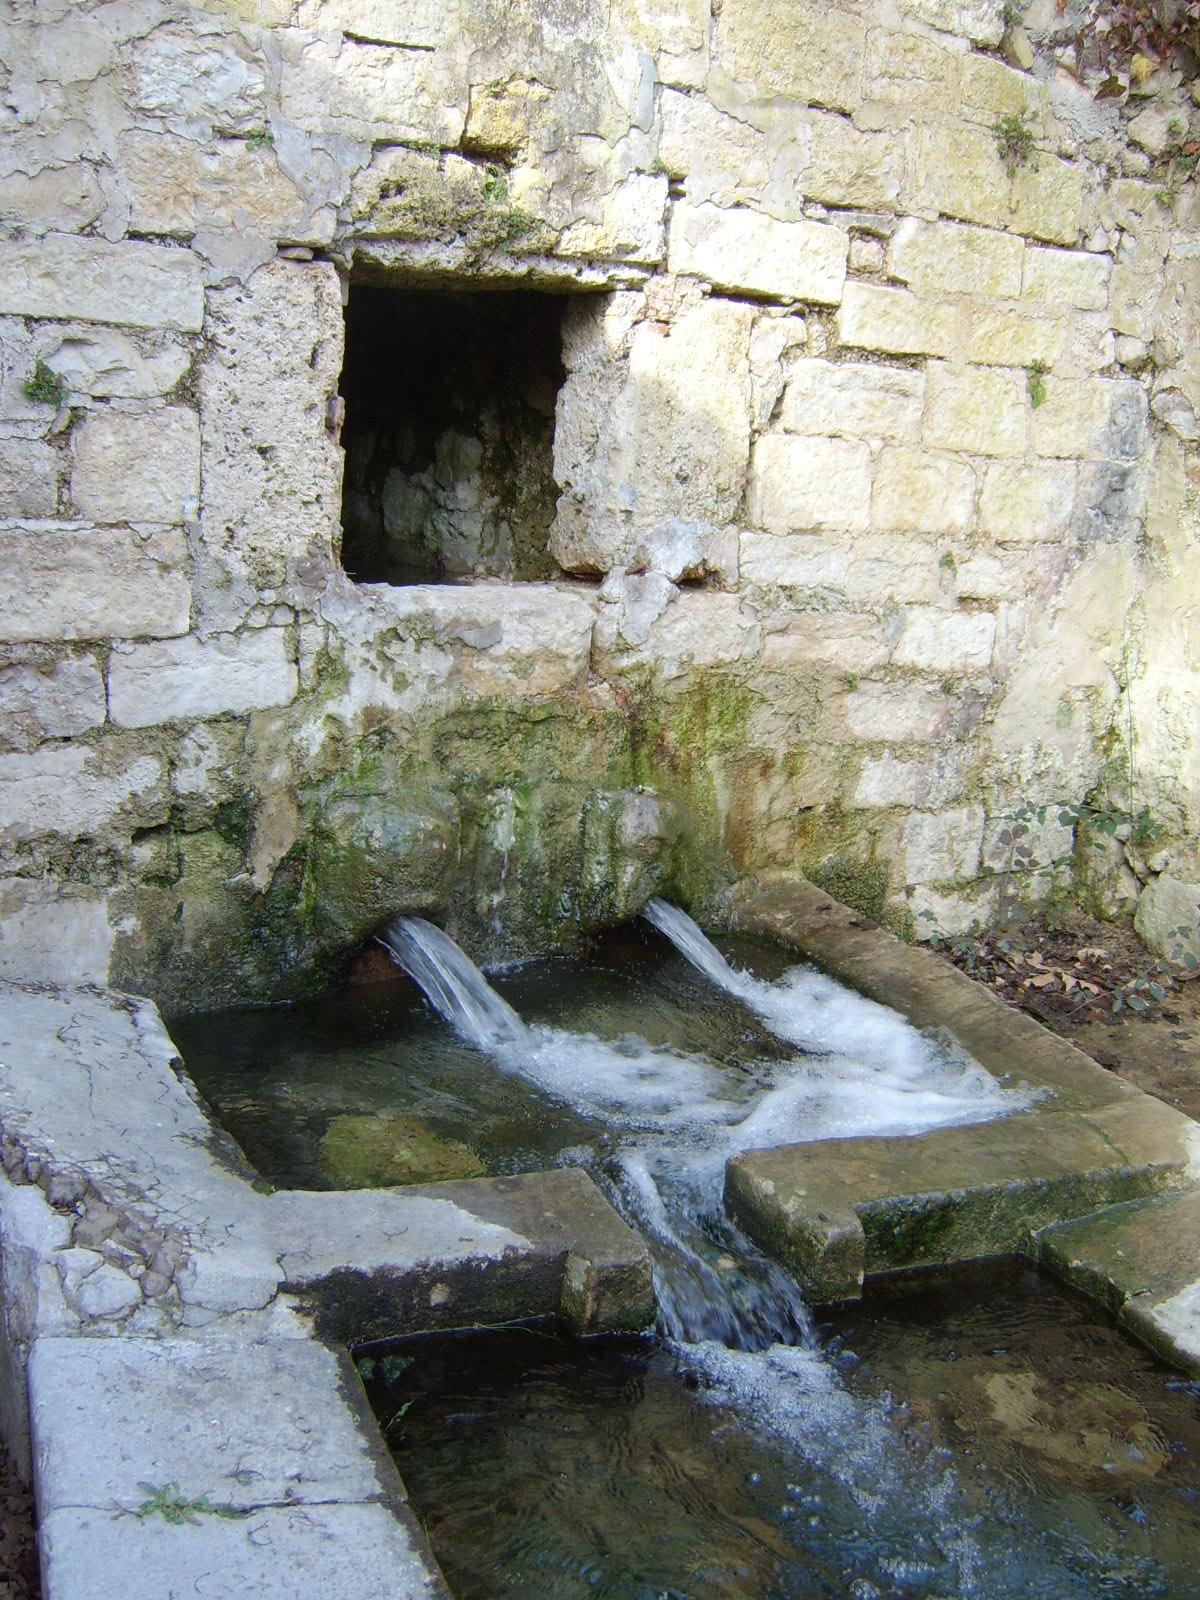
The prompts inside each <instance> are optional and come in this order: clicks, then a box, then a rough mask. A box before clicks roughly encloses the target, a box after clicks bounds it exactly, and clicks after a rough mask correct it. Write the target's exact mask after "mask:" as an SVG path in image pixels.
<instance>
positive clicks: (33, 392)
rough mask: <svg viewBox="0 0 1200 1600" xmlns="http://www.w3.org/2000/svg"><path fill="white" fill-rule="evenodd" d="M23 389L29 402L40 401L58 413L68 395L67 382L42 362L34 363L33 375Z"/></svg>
mask: <svg viewBox="0 0 1200 1600" xmlns="http://www.w3.org/2000/svg"><path fill="white" fill-rule="evenodd" d="M23 387H24V392H25V398H26V399H27V400H38V401H40V402H41V404H42V405H47V406H53V407H54V408H55V410H56V411H57V409H58V407H59V406H60V405H62V403H63V401H64V399H65V398H66V394H67V380H66V379H65V378H64V377H62V375H61V374H60V373H57V372H55V371H54V369H53V368H52V367H48V366H47V365H46V363H45V362H44V361H41V360H39V361H36V362H35V363H34V367H33V375H32V377H30V378H27V379H26V381H25V384H24V386H23Z"/></svg>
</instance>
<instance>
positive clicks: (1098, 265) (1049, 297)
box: [1021, 245, 1112, 311]
mask: <svg viewBox="0 0 1200 1600" xmlns="http://www.w3.org/2000/svg"><path fill="white" fill-rule="evenodd" d="M1111 276H1112V257H1111V256H1108V255H1093V254H1091V253H1090V252H1089V251H1086V250H1050V249H1045V248H1043V247H1041V246H1038V245H1030V246H1028V247H1027V248H1026V250H1025V266H1024V276H1023V278H1022V282H1021V294H1022V296H1023V297H1024V298H1025V299H1026V300H1038V301H1043V302H1045V303H1046V304H1047V305H1050V306H1075V307H1076V308H1077V309H1078V310H1080V311H1103V310H1104V309H1105V308H1106V307H1107V305H1108V282H1109V278H1110V277H1111Z"/></svg>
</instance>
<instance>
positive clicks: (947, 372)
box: [925, 362, 1026, 456]
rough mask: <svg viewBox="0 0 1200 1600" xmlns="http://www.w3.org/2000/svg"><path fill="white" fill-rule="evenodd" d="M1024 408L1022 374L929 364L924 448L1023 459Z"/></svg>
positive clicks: (990, 368) (1023, 381)
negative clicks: (1014, 456)
mask: <svg viewBox="0 0 1200 1600" xmlns="http://www.w3.org/2000/svg"><path fill="white" fill-rule="evenodd" d="M1025 409H1026V394H1025V374H1024V373H1023V372H1019V373H1018V372H1005V371H1001V370H1000V369H998V368H995V367H970V368H962V367H951V366H948V365H945V364H943V363H941V362H931V363H930V365H929V373H928V380H927V388H926V405H925V443H926V444H929V445H932V446H934V448H935V449H941V450H968V451H970V452H971V453H972V454H973V455H981V456H1013V455H1017V456H1019V455H1024V453H1025Z"/></svg>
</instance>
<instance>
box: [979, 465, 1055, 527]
mask: <svg viewBox="0 0 1200 1600" xmlns="http://www.w3.org/2000/svg"><path fill="white" fill-rule="evenodd" d="M1074 509H1075V465H1074V463H1073V462H1058V461H1036V462H1030V463H1025V462H1023V461H992V462H989V464H988V467H987V469H986V471H985V472H984V477H983V492H982V494H981V495H980V497H979V526H980V530H981V531H982V532H983V533H987V534H990V535H991V536H992V538H993V539H1000V540H1002V541H1007V540H1014V539H1017V540H1025V539H1057V538H1060V537H1061V536H1062V535H1063V534H1065V533H1066V531H1067V529H1068V528H1069V527H1070V526H1071V517H1072V514H1073V512H1074Z"/></svg>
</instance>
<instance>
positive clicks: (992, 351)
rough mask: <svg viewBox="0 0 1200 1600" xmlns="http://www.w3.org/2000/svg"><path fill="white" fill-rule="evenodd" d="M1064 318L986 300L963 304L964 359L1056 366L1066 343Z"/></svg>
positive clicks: (1007, 364)
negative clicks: (1031, 312) (985, 301)
mask: <svg viewBox="0 0 1200 1600" xmlns="http://www.w3.org/2000/svg"><path fill="white" fill-rule="evenodd" d="M1067 332H1068V330H1067V324H1066V323H1065V322H1064V321H1063V320H1062V319H1061V318H1055V317H1040V316H1031V315H1030V314H1029V311H1028V310H1021V309H1014V308H1011V307H1006V306H991V305H988V304H986V303H984V304H975V305H970V306H964V307H963V314H962V344H961V346H960V348H961V351H962V354H963V357H964V359H966V360H967V361H976V362H979V363H980V365H982V366H1000V367H1015V366H1022V367H1030V366H1032V365H1033V364H1034V362H1035V361H1040V362H1041V364H1042V366H1044V367H1053V366H1056V365H1057V364H1058V362H1059V360H1060V358H1061V356H1062V354H1063V351H1064V349H1065V348H1066V344H1067Z"/></svg>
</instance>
